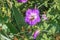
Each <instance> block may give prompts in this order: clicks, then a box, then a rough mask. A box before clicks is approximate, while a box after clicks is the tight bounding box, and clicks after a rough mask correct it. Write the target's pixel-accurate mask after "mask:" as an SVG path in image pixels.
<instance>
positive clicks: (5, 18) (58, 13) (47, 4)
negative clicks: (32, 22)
mask: <svg viewBox="0 0 60 40" xmlns="http://www.w3.org/2000/svg"><path fill="white" fill-rule="evenodd" d="M35 5H37V8H38V9H39V11H40V16H42V14H43V13H44V12H45V13H46V15H47V18H48V20H45V21H44V20H43V19H42V18H41V22H39V23H38V24H37V25H36V26H33V27H30V26H29V25H28V24H26V23H25V21H24V17H25V12H26V10H27V9H28V8H34V7H35ZM36 29H40V30H41V32H40V34H39V36H38V37H37V38H36V40H60V0H28V2H26V3H18V2H17V0H0V40H33V37H32V34H33V33H34V31H35V30H36ZM5 37H6V38H5Z"/></svg>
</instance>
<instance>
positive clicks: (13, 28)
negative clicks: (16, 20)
mask: <svg viewBox="0 0 60 40" xmlns="http://www.w3.org/2000/svg"><path fill="white" fill-rule="evenodd" d="M6 25H7V27H8V28H9V29H10V32H11V33H14V34H15V33H18V30H17V29H16V27H15V26H14V25H13V24H11V23H6Z"/></svg>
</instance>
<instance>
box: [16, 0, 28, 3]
mask: <svg viewBox="0 0 60 40" xmlns="http://www.w3.org/2000/svg"><path fill="white" fill-rule="evenodd" d="M17 1H18V2H21V3H26V2H27V1H28V0H17Z"/></svg>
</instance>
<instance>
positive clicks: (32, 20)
mask: <svg viewBox="0 0 60 40" xmlns="http://www.w3.org/2000/svg"><path fill="white" fill-rule="evenodd" d="M25 22H26V23H28V24H30V25H31V26H33V25H35V24H37V23H38V22H40V16H39V10H38V9H28V10H27V11H26V16H25Z"/></svg>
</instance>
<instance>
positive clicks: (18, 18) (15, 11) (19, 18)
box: [12, 6, 26, 29]
mask: <svg viewBox="0 0 60 40" xmlns="http://www.w3.org/2000/svg"><path fill="white" fill-rule="evenodd" d="M12 15H13V16H14V18H15V20H16V23H17V25H18V28H19V29H21V27H22V26H26V23H25V21H24V17H23V16H22V13H21V12H19V11H18V9H17V8H16V7H15V6H13V8H12Z"/></svg>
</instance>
